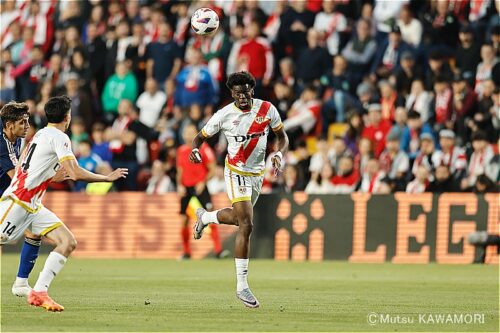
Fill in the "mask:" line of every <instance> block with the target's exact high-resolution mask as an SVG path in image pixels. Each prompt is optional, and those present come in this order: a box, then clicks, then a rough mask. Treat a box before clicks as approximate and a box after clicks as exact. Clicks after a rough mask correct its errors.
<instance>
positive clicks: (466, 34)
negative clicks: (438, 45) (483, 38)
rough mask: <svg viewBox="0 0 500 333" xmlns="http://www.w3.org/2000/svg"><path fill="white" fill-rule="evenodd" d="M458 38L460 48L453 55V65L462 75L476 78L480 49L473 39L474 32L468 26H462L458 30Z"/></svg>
mask: <svg viewBox="0 0 500 333" xmlns="http://www.w3.org/2000/svg"><path fill="white" fill-rule="evenodd" d="M458 37H459V38H460V46H459V47H458V48H457V52H456V54H455V59H456V63H455V65H456V67H457V69H458V70H460V72H461V73H462V74H464V75H468V76H469V77H476V69H477V65H478V64H479V61H480V59H481V58H480V54H481V47H480V44H479V43H478V42H477V40H476V39H475V38H474V30H473V29H472V27H471V26H470V25H464V26H462V28H460V33H459V35H458Z"/></svg>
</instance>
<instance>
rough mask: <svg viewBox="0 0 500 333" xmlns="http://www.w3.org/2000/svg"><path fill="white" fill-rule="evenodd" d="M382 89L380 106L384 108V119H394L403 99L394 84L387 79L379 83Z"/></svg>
mask: <svg viewBox="0 0 500 333" xmlns="http://www.w3.org/2000/svg"><path fill="white" fill-rule="evenodd" d="M378 87H379V89H380V106H381V108H382V119H387V120H390V121H393V120H394V112H395V111H396V107H397V106H398V105H401V104H402V99H401V98H400V97H399V96H398V93H397V92H396V90H395V89H394V86H393V85H392V84H391V83H390V82H389V81H387V80H381V81H380V82H379V83H378Z"/></svg>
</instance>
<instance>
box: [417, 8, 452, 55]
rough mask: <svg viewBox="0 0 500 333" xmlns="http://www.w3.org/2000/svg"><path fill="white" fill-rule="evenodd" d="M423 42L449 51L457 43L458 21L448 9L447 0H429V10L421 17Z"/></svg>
mask: <svg viewBox="0 0 500 333" xmlns="http://www.w3.org/2000/svg"><path fill="white" fill-rule="evenodd" d="M422 25H423V27H424V43H425V44H430V45H433V46H439V47H440V48H441V49H442V50H443V51H445V52H447V53H451V52H450V51H451V50H452V48H454V47H455V46H456V45H457V40H458V28H459V27H458V21H457V19H456V17H455V14H454V13H453V12H451V11H449V9H448V1H434V2H431V11H426V12H425V14H424V15H423V17H422Z"/></svg>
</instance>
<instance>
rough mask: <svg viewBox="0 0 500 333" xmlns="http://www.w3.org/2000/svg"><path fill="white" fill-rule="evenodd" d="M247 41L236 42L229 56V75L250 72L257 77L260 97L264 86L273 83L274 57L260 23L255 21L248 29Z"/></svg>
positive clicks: (256, 87) (257, 90)
mask: <svg viewBox="0 0 500 333" xmlns="http://www.w3.org/2000/svg"><path fill="white" fill-rule="evenodd" d="M246 36H247V38H246V39H243V40H241V41H236V42H235V43H234V44H233V47H232V49H231V53H230V54H229V58H228V64H227V73H228V74H231V73H235V72H240V71H248V72H249V73H250V74H252V75H253V76H254V77H255V80H256V86H255V88H254V89H255V92H256V95H257V96H259V95H260V93H261V91H260V90H261V88H262V86H267V85H269V83H270V82H271V77H272V75H273V69H274V56H273V52H272V50H271V45H270V44H269V42H268V41H267V40H266V39H265V38H263V37H260V27H259V23H258V22H256V21H254V22H252V23H250V25H249V26H248V27H247V28H246Z"/></svg>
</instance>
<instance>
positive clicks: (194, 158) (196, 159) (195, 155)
mask: <svg viewBox="0 0 500 333" xmlns="http://www.w3.org/2000/svg"><path fill="white" fill-rule="evenodd" d="M189 161H190V162H191V163H201V154H200V150H199V149H198V148H194V149H193V150H191V154H189Z"/></svg>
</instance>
